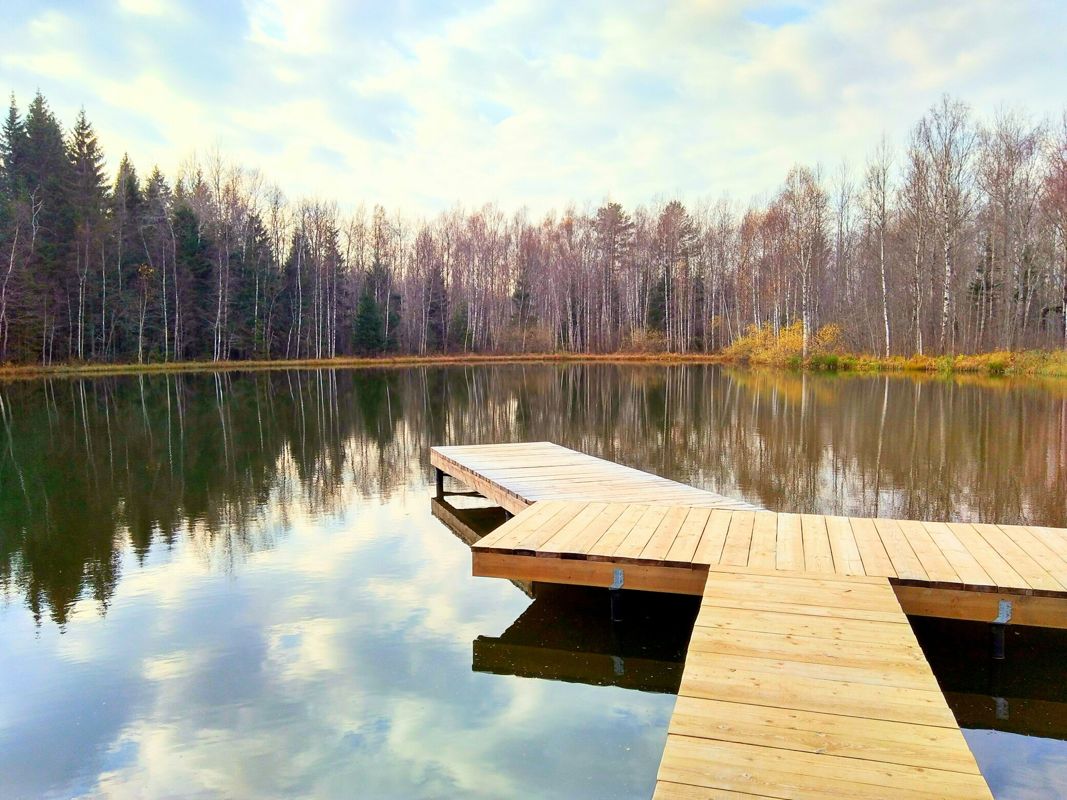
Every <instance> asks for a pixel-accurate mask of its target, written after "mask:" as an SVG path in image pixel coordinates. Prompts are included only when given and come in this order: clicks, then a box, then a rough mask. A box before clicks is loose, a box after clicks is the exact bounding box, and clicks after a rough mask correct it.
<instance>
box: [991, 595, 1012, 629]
mask: <svg viewBox="0 0 1067 800" xmlns="http://www.w3.org/2000/svg"><path fill="white" fill-rule="evenodd" d="M1011 611H1012V609H1011V600H1001V601H1000V603H999V604H998V605H997V612H998V613H997V618H996V619H995V620H993V624H994V625H1007V624H1008V623H1009V622H1011Z"/></svg>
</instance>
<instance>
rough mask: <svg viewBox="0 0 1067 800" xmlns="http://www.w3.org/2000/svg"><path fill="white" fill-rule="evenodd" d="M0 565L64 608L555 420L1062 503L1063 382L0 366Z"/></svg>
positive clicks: (821, 483)
mask: <svg viewBox="0 0 1067 800" xmlns="http://www.w3.org/2000/svg"><path fill="white" fill-rule="evenodd" d="M0 416H2V423H3V429H2V430H0V437H2V438H3V441H2V442H0V444H2V445H3V446H2V447H0V581H2V582H3V584H4V586H5V587H7V589H8V590H9V591H10V590H12V589H17V590H18V591H19V592H20V593H21V594H22V595H23V596H24V597H25V598H26V601H27V602H28V603H29V605H30V607H31V608H32V609H33V611H34V613H35V615H37V616H38V617H40V616H41V615H42V614H44V613H49V614H51V615H52V617H53V618H54V619H55V621H56V622H59V623H62V622H63V621H64V619H65V617H66V613H67V610H68V609H69V608H70V606H71V604H72V603H74V601H75V600H77V598H78V597H79V596H81V593H82V592H83V591H84V592H87V593H89V594H91V595H92V596H93V597H94V598H95V599H96V600H98V601H99V602H100V603H101V604H102V605H103V606H105V607H106V605H107V602H108V598H109V596H110V594H111V593H112V591H113V590H114V587H115V584H116V581H117V580H118V579H119V575H118V572H117V570H118V557H117V547H119V546H120V545H122V544H124V543H128V544H129V546H130V547H131V548H132V549H133V550H134V552H136V553H138V554H141V555H142V556H143V555H144V554H145V553H147V552H148V550H149V548H150V547H151V545H152V543H153V541H156V540H161V541H163V542H166V543H168V544H171V543H173V542H174V541H175V539H176V538H178V537H186V538H188V539H189V540H190V541H192V542H193V543H194V544H195V546H196V548H197V549H198V550H199V551H200V552H201V553H202V556H203V558H204V560H205V563H210V564H212V565H214V566H216V567H219V568H223V569H232V568H233V566H234V564H235V562H238V561H240V560H241V559H242V558H243V557H244V556H246V555H247V554H248V553H249V552H253V551H255V550H258V549H261V548H264V547H270V546H272V544H273V537H274V536H277V535H280V534H283V533H284V531H285V530H286V529H287V524H286V520H287V518H288V516H289V515H290V514H292V513H293V510H294V509H297V508H299V509H301V510H302V511H304V512H306V513H310V514H314V515H325V516H329V515H335V514H338V513H340V512H341V511H342V510H343V509H344V508H346V506H347V504H348V503H350V502H352V501H353V500H355V499H357V498H360V497H362V498H367V497H371V496H378V495H380V496H384V497H389V496H391V495H392V494H393V493H396V492H404V491H405V490H406V489H407V488H408V487H409V485H410V484H411V483H412V481H413V480H416V479H417V480H420V481H421V480H423V479H425V477H426V476H427V475H428V470H429V466H428V460H427V450H428V448H429V447H430V446H431V445H433V444H441V443H445V444H448V443H479V442H492V441H521V440H543V439H549V440H552V441H556V442H558V443H560V444H564V445H567V446H569V447H574V448H576V449H580V450H584V451H586V452H589V453H591V454H593V455H598V456H601V457H604V458H608V459H611V460H615V461H619V462H622V463H625V464H629V465H632V466H636V467H639V468H643V469H648V470H651V471H653V472H657V473H659V474H661V475H664V476H666V477H670V478H674V479H676V480H680V481H683V482H686V483H692V484H694V485H697V486H701V487H704V488H708V489H712V490H717V491H720V492H723V493H725V494H732V495H737V496H743V497H746V498H749V499H752V500H754V501H756V502H759V503H760V504H762V505H764V506H766V507H767V508H770V509H773V510H779V511H808V512H821V513H847V514H864V515H878V516H898V517H908V518H928V519H929V518H933V519H945V520H952V519H959V520H973V521H991V520H996V521H999V522H1012V523H1014V522H1024V523H1029V524H1041V525H1057V526H1058V525H1067V390H1064V389H1063V387H1060V389H1059V391H1056V390H1055V389H1054V388H1053V389H1048V388H1042V387H1039V386H1030V385H1013V384H1011V383H1006V382H999V383H998V382H994V383H992V385H990V386H985V385H980V384H976V383H974V382H971V383H967V382H952V381H944V380H931V379H919V380H913V379H903V378H856V377H833V376H812V375H807V374H791V373H782V372H743V371H728V372H723V371H721V370H719V369H718V368H714V367H701V366H681V367H672V368H662V367H632V366H627V367H619V366H611V365H575V366H566V367H557V366H530V365H521V366H494V367H474V368H437V369H410V370H362V371H353V370H350V371H333V370H321V371H311V372H300V371H293V372H268V373H250V374H245V375H236V374H233V373H224V374H191V375H156V376H150V377H121V378H102V379H96V380H91V381H90V380H74V381H66V380H50V381H34V382H22V383H11V384H6V385H0Z"/></svg>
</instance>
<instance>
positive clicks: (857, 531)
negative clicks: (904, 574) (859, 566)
mask: <svg viewBox="0 0 1067 800" xmlns="http://www.w3.org/2000/svg"><path fill="white" fill-rule="evenodd" d="M848 524H849V527H851V528H852V536H853V537H854V538H855V540H856V547H857V549H858V550H859V551H860V559H861V560H862V561H863V571H864V572H865V573H867V574H868V575H877V576H879V577H889V578H895V577H897V571H896V569H894V567H893V562H892V561H891V560H890V559H889V555H888V553H886V549H885V545H884V544H882V537H881V536H879V535H878V530H877V529H876V528H875V527H874V521H873V520H870V519H863V518H859V517H850V518H849V520H848Z"/></svg>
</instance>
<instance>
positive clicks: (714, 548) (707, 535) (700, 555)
mask: <svg viewBox="0 0 1067 800" xmlns="http://www.w3.org/2000/svg"><path fill="white" fill-rule="evenodd" d="M732 517H733V514H732V513H731V512H729V511H718V510H716V511H712V512H711V515H710V516H709V517H708V524H707V525H705V526H704V533H703V534H702V535H701V537H700V544H698V545H697V550H696V553H695V554H694V555H693V563H694V564H718V563H719V562H720V561H721V560H722V550H723V547H724V545H725V544H726V535H727V533H728V532H729V530H730V520H731V518H732Z"/></svg>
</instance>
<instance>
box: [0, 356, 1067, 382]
mask: <svg viewBox="0 0 1067 800" xmlns="http://www.w3.org/2000/svg"><path fill="white" fill-rule="evenodd" d="M583 362H584V363H608V364H650V365H661V364H721V365H728V366H738V367H745V366H753V367H770V368H780V369H787V370H809V371H817V372H842V373H847V372H851V373H941V374H949V375H951V374H956V373H963V374H975V373H977V374H984V375H991V376H1010V375H1028V376H1043V377H1067V350H1052V351H1024V352H1006V351H1004V352H994V353H978V354H965V355H956V356H915V355H913V356H890V357H888V358H886V357H884V356H872V355H864V354H859V355H855V354H817V355H813V356H811V357H810V358H808V359H806V360H802V359H800V358H799V357H793V358H790V359H789V360H788V361H786V362H781V363H770V362H762V361H756V360H746V359H738V358H735V357H731V356H728V355H725V354H722V353H662V352H615V353H570V352H556V353H437V354H432V355H383V356H341V357H337V358H322V359H270V360H258V359H248V360H236V361H158V362H145V363H140V364H138V363H136V362H134V363H78V362H64V363H59V364H0V380H19V379H29V378H41V377H96V376H110V375H136V374H152V373H161V372H163V373H172V372H244V371H254V370H255V371H258V370H286V369H343V368H354V367H412V366H449V365H456V366H463V365H478V364H527V363H531V364H568V363H583Z"/></svg>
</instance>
